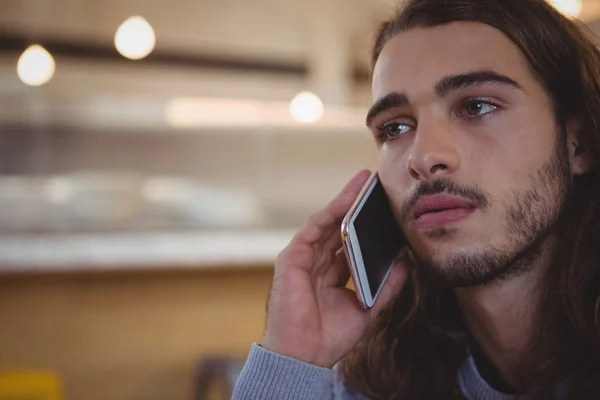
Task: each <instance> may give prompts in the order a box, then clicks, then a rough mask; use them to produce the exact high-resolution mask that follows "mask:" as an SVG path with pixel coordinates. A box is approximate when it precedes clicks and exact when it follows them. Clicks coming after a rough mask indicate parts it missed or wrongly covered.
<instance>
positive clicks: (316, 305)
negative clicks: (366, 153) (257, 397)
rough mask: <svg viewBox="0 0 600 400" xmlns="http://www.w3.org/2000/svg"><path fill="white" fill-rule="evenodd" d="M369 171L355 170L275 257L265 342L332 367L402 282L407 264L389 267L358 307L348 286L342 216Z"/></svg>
mask: <svg viewBox="0 0 600 400" xmlns="http://www.w3.org/2000/svg"><path fill="white" fill-rule="evenodd" d="M368 177H369V172H368V171H362V172H361V173H359V174H358V175H356V176H355V177H354V178H353V179H352V180H351V181H350V182H349V183H348V184H347V185H346V187H345V188H344V189H343V190H342V191H341V193H340V194H338V196H337V197H336V198H335V199H333V201H331V203H329V204H328V205H327V206H326V207H325V208H324V209H323V210H321V211H319V212H318V213H316V214H314V215H313V216H312V217H311V218H310V219H309V220H308V221H307V223H306V224H305V225H304V227H303V228H302V229H301V230H300V231H299V232H298V233H297V234H296V235H295V236H294V238H293V239H292V241H291V242H290V243H289V245H288V246H287V247H286V248H285V249H284V250H283V251H282V252H281V253H280V254H279V256H278V257H277V260H276V262H275V275H274V279H273V286H272V289H271V294H270V297H269V302H268V313H267V330H266V333H265V337H264V340H263V343H262V345H263V347H265V348H266V349H268V350H271V351H274V352H276V353H279V354H282V355H285V356H288V357H292V358H295V359H297V360H300V361H304V362H308V363H311V364H315V365H318V366H321V367H326V368H331V367H333V366H334V365H335V364H336V363H337V362H338V361H339V360H341V359H342V358H343V357H344V356H345V355H346V354H347V353H348V352H349V351H350V350H352V348H354V347H355V346H356V345H357V343H358V342H359V340H360V338H361V337H362V336H363V334H364V332H365V330H366V329H367V327H368V325H369V323H370V322H371V321H372V320H373V319H374V318H375V317H376V316H377V314H378V313H379V311H380V310H381V309H382V308H383V307H384V306H385V304H386V303H387V302H388V301H389V300H390V299H392V298H393V297H394V296H395V295H396V294H397V293H398V292H399V291H400V289H401V288H402V286H403V285H404V282H405V281H406V279H407V276H408V270H409V267H408V264H407V262H406V261H400V262H399V263H397V264H396V265H395V266H394V267H392V268H393V269H392V272H391V273H390V275H389V277H388V279H387V281H386V283H385V285H384V287H383V288H382V290H381V293H380V294H379V297H378V299H377V301H376V303H375V305H374V307H373V308H371V309H369V310H365V309H364V308H362V307H361V305H360V303H359V301H358V299H357V297H356V294H355V293H354V291H352V290H351V289H348V288H346V284H347V282H348V279H349V278H350V270H349V269H348V265H347V263H346V260H345V257H344V254H343V253H341V252H340V251H341V249H342V241H341V222H342V219H343V218H344V216H345V215H346V213H347V212H348V210H349V209H350V207H351V206H352V204H353V202H354V200H355V199H356V198H357V196H358V193H359V192H360V190H361V189H362V187H363V185H364V184H365V183H366V181H367V179H368Z"/></svg>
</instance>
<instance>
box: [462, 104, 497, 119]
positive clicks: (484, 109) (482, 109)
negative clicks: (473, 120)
mask: <svg viewBox="0 0 600 400" xmlns="http://www.w3.org/2000/svg"><path fill="white" fill-rule="evenodd" d="M496 109H498V106H497V105H496V104H494V103H491V102H489V101H484V100H467V101H466V102H465V103H464V112H465V113H466V114H467V116H469V117H482V116H484V115H486V114H489V113H491V112H492V111H495V110H496Z"/></svg>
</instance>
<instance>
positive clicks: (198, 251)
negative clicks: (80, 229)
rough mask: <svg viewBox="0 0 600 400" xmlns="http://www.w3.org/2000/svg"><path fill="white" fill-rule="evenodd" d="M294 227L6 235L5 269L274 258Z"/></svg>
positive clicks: (0, 266) (1, 251)
mask: <svg viewBox="0 0 600 400" xmlns="http://www.w3.org/2000/svg"><path fill="white" fill-rule="evenodd" d="M293 234H294V232H293V231H291V230H290V231H286V230H281V231H247V232H208V231H207V232H161V233H137V234H123V233H115V234H85V235H44V236H2V237H0V273H22V272H69V271H94V270H98V271H120V270H136V269H138V270H140V269H143V270H148V269H169V268H177V269H202V268H224V267H232V268H235V267H244V266H248V265H268V264H272V263H273V261H274V260H275V257H276V256H277V254H278V253H279V252H280V251H281V250H282V249H283V248H284V247H285V246H286V245H287V244H288V242H289V241H290V239H291V238H292V236H293Z"/></svg>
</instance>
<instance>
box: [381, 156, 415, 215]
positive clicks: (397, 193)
mask: <svg viewBox="0 0 600 400" xmlns="http://www.w3.org/2000/svg"><path fill="white" fill-rule="evenodd" d="M404 153H405V152H403V151H401V149H399V148H394V147H392V146H382V147H380V149H379V155H378V161H379V163H378V168H377V172H378V173H379V178H380V179H381V183H382V184H383V187H384V188H385V192H386V194H387V196H388V198H389V200H390V203H391V205H392V209H393V210H394V212H395V213H396V215H399V210H400V208H401V206H402V203H403V202H404V199H405V198H406V196H407V194H408V192H409V189H410V182H411V180H410V176H409V175H408V172H407V166H406V162H407V160H406V158H407V156H406V155H405V154H404Z"/></svg>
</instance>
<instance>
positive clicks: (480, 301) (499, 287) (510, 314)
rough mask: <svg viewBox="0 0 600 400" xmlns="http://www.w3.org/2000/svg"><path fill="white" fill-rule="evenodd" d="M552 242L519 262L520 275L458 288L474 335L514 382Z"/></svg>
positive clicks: (466, 318) (504, 376)
mask: <svg viewBox="0 0 600 400" xmlns="http://www.w3.org/2000/svg"><path fill="white" fill-rule="evenodd" d="M551 242H552V241H551V240H547V241H546V243H544V244H541V245H540V248H538V251H537V252H536V256H535V257H525V258H523V259H520V260H518V261H516V262H520V263H527V264H528V265H519V266H518V268H514V270H518V271H520V273H518V274H514V275H512V276H506V277H503V278H499V279H497V280H496V281H494V282H491V283H488V284H486V285H480V286H476V287H468V288H457V289H455V293H456V297H457V300H458V303H459V305H460V308H461V310H462V313H463V315H464V318H465V320H466V322H467V325H468V326H469V329H470V332H471V335H472V336H473V338H474V339H475V340H476V341H477V344H478V345H479V346H480V348H481V350H482V351H483V353H484V354H485V355H486V357H487V358H488V360H489V361H490V362H491V363H492V364H494V366H495V367H496V368H497V369H498V370H499V371H500V373H501V375H502V377H503V378H504V380H505V381H506V382H507V383H509V384H512V385H514V382H515V376H514V371H515V368H516V366H517V364H518V363H519V361H520V355H521V354H523V351H524V350H525V349H526V347H527V345H528V343H529V340H530V337H531V336H530V335H531V332H532V331H533V330H532V328H533V327H534V326H535V324H536V316H537V310H538V309H539V301H540V297H541V292H542V283H543V278H544V275H545V272H546V268H547V266H548V265H549V264H550V262H551V255H552V251H551V249H552V248H553V246H552V243H551Z"/></svg>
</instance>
